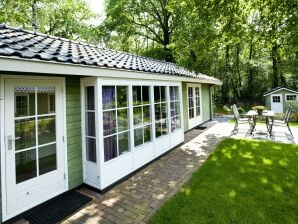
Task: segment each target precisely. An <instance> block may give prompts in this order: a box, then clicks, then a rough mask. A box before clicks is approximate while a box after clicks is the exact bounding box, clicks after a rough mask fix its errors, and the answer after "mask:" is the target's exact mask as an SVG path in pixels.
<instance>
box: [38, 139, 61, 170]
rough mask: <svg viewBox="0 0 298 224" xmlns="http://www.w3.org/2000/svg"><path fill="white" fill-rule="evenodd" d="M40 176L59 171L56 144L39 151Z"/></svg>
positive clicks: (41, 148)
mask: <svg viewBox="0 0 298 224" xmlns="http://www.w3.org/2000/svg"><path fill="white" fill-rule="evenodd" d="M38 159H39V175H41V174H44V173H47V172H50V171H52V170H56V169H57V161H56V144H52V145H47V146H44V147H40V148H39V149H38Z"/></svg>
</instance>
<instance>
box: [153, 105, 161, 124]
mask: <svg viewBox="0 0 298 224" xmlns="http://www.w3.org/2000/svg"><path fill="white" fill-rule="evenodd" d="M154 110H155V120H156V121H158V120H160V119H161V107H160V104H155V105H154Z"/></svg>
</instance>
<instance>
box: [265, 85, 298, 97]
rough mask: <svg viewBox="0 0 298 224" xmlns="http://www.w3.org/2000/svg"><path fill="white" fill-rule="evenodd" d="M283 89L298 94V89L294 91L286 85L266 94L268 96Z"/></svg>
mask: <svg viewBox="0 0 298 224" xmlns="http://www.w3.org/2000/svg"><path fill="white" fill-rule="evenodd" d="M281 90H287V91H289V92H292V93H295V94H298V92H297V91H294V90H291V89H288V88H285V87H283V88H280V89H277V90H274V91H272V92H269V93H266V94H264V96H268V95H270V94H273V93H276V92H278V91H281Z"/></svg>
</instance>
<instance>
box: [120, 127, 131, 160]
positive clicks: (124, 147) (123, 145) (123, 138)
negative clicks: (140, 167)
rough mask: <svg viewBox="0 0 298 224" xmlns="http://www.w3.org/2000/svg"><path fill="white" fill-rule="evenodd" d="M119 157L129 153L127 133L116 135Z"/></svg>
mask: <svg viewBox="0 0 298 224" xmlns="http://www.w3.org/2000/svg"><path fill="white" fill-rule="evenodd" d="M118 141H119V155H121V154H123V153H125V152H129V131H127V132H124V133H121V134H119V135H118Z"/></svg>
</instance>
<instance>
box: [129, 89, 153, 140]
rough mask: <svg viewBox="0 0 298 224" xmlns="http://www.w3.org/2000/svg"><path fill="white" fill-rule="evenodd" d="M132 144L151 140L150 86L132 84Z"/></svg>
mask: <svg viewBox="0 0 298 224" xmlns="http://www.w3.org/2000/svg"><path fill="white" fill-rule="evenodd" d="M132 95H133V127H134V145H135V146H138V145H141V144H144V143H145V142H150V141H151V113H150V106H151V105H150V87H149V86H133V87H132Z"/></svg>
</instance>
